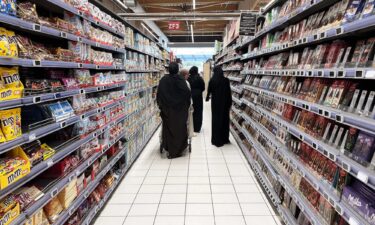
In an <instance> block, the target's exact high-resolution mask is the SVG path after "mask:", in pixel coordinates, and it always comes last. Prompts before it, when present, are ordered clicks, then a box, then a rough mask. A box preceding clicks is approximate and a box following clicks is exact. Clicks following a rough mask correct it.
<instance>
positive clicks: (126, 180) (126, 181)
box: [121, 176, 144, 184]
mask: <svg viewBox="0 0 375 225" xmlns="http://www.w3.org/2000/svg"><path fill="white" fill-rule="evenodd" d="M143 180H144V178H143V177H128V176H126V177H125V178H124V179H123V180H122V183H121V184H142V183H143Z"/></svg>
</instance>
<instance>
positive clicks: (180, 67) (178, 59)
mask: <svg viewBox="0 0 375 225" xmlns="http://www.w3.org/2000/svg"><path fill="white" fill-rule="evenodd" d="M176 63H177V64H178V67H179V69H180V70H182V68H183V67H184V66H183V65H182V60H181V59H180V58H176Z"/></svg>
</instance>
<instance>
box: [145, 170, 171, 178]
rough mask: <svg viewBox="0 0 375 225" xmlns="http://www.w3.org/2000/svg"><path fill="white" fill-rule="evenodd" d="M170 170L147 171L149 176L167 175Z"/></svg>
mask: <svg viewBox="0 0 375 225" xmlns="http://www.w3.org/2000/svg"><path fill="white" fill-rule="evenodd" d="M167 173H168V170H150V171H149V172H148V173H147V176H148V177H165V176H167Z"/></svg>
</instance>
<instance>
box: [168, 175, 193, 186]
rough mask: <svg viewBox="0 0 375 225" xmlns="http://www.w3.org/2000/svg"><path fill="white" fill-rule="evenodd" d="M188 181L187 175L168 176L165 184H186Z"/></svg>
mask: <svg viewBox="0 0 375 225" xmlns="http://www.w3.org/2000/svg"><path fill="white" fill-rule="evenodd" d="M187 182H188V179H187V177H186V176H185V177H183V176H182V177H170V176H168V177H167V180H166V181H165V184H184V185H186V184H187Z"/></svg>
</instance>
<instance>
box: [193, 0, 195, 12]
mask: <svg viewBox="0 0 375 225" xmlns="http://www.w3.org/2000/svg"><path fill="white" fill-rule="evenodd" d="M193 9H194V10H195V0H193Z"/></svg>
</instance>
